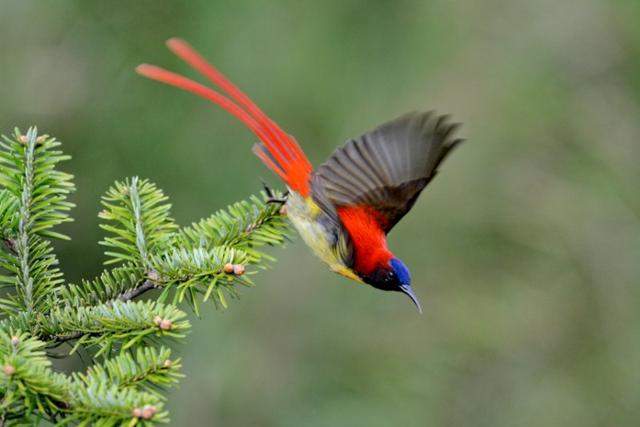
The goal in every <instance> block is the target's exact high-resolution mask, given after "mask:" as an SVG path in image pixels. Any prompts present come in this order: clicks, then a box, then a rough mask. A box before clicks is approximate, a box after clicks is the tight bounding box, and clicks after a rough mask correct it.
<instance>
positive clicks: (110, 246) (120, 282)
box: [0, 128, 287, 426]
mask: <svg viewBox="0 0 640 427" xmlns="http://www.w3.org/2000/svg"><path fill="white" fill-rule="evenodd" d="M67 160H69V156H66V155H65V154H63V152H62V151H61V150H60V142H58V141H57V140H56V139H55V138H52V137H49V136H47V135H41V136H39V135H38V134H37V130H36V129H35V128H31V129H29V131H28V132H27V133H26V134H22V133H21V132H20V131H19V130H18V129H16V130H15V133H14V135H13V136H12V137H10V138H7V137H3V138H2V140H0V426H3V425H23V424H24V425H32V424H34V423H37V422H38V421H40V420H47V421H49V422H53V423H55V424H59V425H96V426H114V425H137V424H140V425H151V424H155V423H159V422H165V421H167V420H168V414H167V411H166V410H165V409H164V406H163V404H164V401H165V393H166V390H167V388H168V387H170V386H172V385H174V384H175V383H176V382H177V381H178V380H179V379H180V378H181V377H182V374H181V373H180V368H181V362H180V359H179V358H174V357H172V355H171V351H170V350H169V349H168V347H167V346H166V345H167V343H168V342H169V341H170V340H180V339H182V338H183V337H184V336H185V334H186V333H187V332H188V331H189V328H190V327H191V326H190V323H189V321H188V320H187V314H186V313H185V312H184V311H182V310H181V308H179V307H181V306H184V305H186V306H188V307H190V308H191V310H193V311H194V312H195V313H196V314H198V313H199V310H200V305H201V304H202V303H203V302H206V301H211V302H212V303H213V304H214V305H215V306H216V307H222V308H226V307H227V306H228V304H229V301H230V300H233V299H236V298H238V295H239V292H238V290H239V288H240V287H246V286H251V285H253V282H252V280H251V276H252V275H253V274H254V273H255V272H256V271H257V270H259V269H260V268H263V267H264V266H265V265H266V264H268V263H269V262H270V261H273V259H272V258H271V257H270V256H269V255H267V254H265V253H264V252H263V249H264V246H270V245H271V246H272V245H281V244H283V243H284V242H285V240H286V236H287V234H286V233H287V226H286V223H285V221H284V218H283V217H282V215H281V214H280V213H279V206H278V205H275V204H270V203H268V200H267V196H266V195H265V194H262V195H260V196H254V197H251V198H250V199H249V200H248V201H242V202H238V203H236V204H234V205H232V206H230V207H229V208H227V209H225V210H222V211H220V212H217V213H215V214H213V215H211V216H210V217H208V218H205V219H203V220H201V221H199V222H196V223H194V224H192V225H191V226H188V227H182V228H181V227H179V226H178V225H177V224H176V223H175V221H174V220H173V219H172V218H171V212H170V211H171V205H170V204H169V203H168V198H167V197H166V196H165V195H164V194H163V192H162V191H161V190H160V189H159V188H157V187H156V185H155V184H153V183H152V182H150V181H148V180H145V179H139V178H137V177H134V178H131V179H126V180H124V181H120V182H116V183H115V184H114V185H113V186H112V187H111V188H110V189H109V190H108V191H107V192H106V194H105V195H104V196H103V198H102V211H101V212H100V213H99V217H100V218H101V219H102V224H101V228H102V229H103V230H104V232H105V236H104V238H103V240H102V241H101V242H100V244H101V245H102V246H104V247H105V254H106V257H107V258H106V261H105V266H106V268H107V269H105V270H104V271H103V272H102V273H101V274H100V275H99V276H98V277H95V278H92V279H87V280H82V281H80V282H79V283H67V282H66V281H65V279H64V276H63V273H62V270H61V269H60V267H59V262H58V258H57V257H56V255H55V253H54V250H53V249H54V248H53V245H52V241H53V240H56V239H64V240H68V239H69V237H68V236H66V235H64V234H62V233H60V232H59V231H57V230H56V228H57V226H58V225H60V224H62V223H65V222H68V221H72V218H71V217H70V216H69V211H70V210H71V209H72V208H73V207H74V205H73V203H71V202H69V200H68V196H69V195H70V194H71V193H72V192H73V191H74V190H75V186H74V183H73V177H72V176H71V175H69V174H67V173H65V172H62V171H60V170H59V169H58V166H59V164H60V163H61V162H64V161H67ZM152 290H157V291H156V292H155V293H151V294H146V295H145V296H146V297H148V296H149V295H154V298H146V299H144V300H141V299H140V298H139V297H140V296H141V295H143V294H145V293H146V292H148V291H152ZM136 299H137V300H136ZM61 351H62V352H63V353H62V355H64V356H67V355H70V354H73V353H77V352H78V353H83V354H89V355H90V356H91V360H92V361H93V364H92V365H91V366H89V367H88V368H87V370H86V371H85V372H83V373H80V372H76V373H72V374H64V373H60V372H56V371H55V370H54V369H52V365H51V357H52V356H56V357H59V356H60V352H61Z"/></svg>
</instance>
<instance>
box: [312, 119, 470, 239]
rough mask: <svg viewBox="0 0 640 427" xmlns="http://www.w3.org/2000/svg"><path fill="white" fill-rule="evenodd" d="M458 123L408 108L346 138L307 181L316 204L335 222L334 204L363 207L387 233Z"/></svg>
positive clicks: (433, 169) (432, 171) (432, 170)
mask: <svg viewBox="0 0 640 427" xmlns="http://www.w3.org/2000/svg"><path fill="white" fill-rule="evenodd" d="M458 126H459V124H457V123H449V121H448V116H438V115H436V114H435V113H433V112H426V113H425V112H413V113H408V114H405V115H403V116H401V117H399V118H397V119H395V120H392V121H390V122H387V123H385V124H383V125H381V126H379V127H378V128H376V129H374V130H373V131H371V132H367V133H365V134H364V135H362V136H360V137H358V138H355V139H351V140H349V141H347V143H346V144H345V145H344V146H342V147H340V148H338V149H337V150H336V151H335V152H334V153H333V154H332V155H331V157H330V158H329V160H327V161H326V162H325V163H323V164H322V165H320V167H318V169H317V170H316V171H315V172H314V174H313V176H312V179H311V191H312V196H313V198H314V200H315V201H316V203H318V205H319V206H320V207H321V208H322V209H323V210H324V211H325V212H327V213H328V214H329V216H331V217H332V218H334V219H335V220H336V222H339V218H338V215H337V208H339V207H342V206H366V207H369V208H371V209H372V211H373V212H375V214H376V215H375V217H376V220H377V222H378V223H379V224H380V227H381V228H382V230H383V231H384V232H385V233H388V232H389V231H390V230H391V229H392V228H393V226H394V225H395V224H396V223H397V222H398V221H400V219H401V218H402V217H403V216H404V215H405V214H406V213H407V212H408V211H409V210H410V209H411V207H412V206H413V204H414V203H415V201H416V199H417V198H418V196H419V195H420V192H421V191H422V190H423V189H424V187H426V185H427V184H428V183H429V182H430V181H431V180H432V179H433V177H434V176H435V175H436V173H437V172H438V167H439V165H440V164H441V163H442V161H443V160H444V159H445V158H446V156H447V155H448V154H449V153H450V152H451V150H452V149H453V148H454V147H455V146H456V145H458V144H459V143H460V142H462V141H463V140H462V139H456V138H455V137H454V133H455V132H454V131H455V130H456V128H458Z"/></svg>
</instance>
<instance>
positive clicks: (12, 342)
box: [11, 335, 20, 347]
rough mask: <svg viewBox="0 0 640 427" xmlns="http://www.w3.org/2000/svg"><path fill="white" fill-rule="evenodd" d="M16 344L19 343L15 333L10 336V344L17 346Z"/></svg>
mask: <svg viewBox="0 0 640 427" xmlns="http://www.w3.org/2000/svg"><path fill="white" fill-rule="evenodd" d="M18 344H20V338H19V337H17V336H16V335H14V336H12V337H11V345H12V346H14V347H17V346H18Z"/></svg>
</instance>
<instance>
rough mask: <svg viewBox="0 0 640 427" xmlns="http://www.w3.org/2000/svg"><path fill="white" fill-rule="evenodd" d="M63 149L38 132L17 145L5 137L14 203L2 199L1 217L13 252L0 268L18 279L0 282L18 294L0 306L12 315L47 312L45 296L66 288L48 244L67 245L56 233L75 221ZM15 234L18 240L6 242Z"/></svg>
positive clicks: (2, 181)
mask: <svg viewBox="0 0 640 427" xmlns="http://www.w3.org/2000/svg"><path fill="white" fill-rule="evenodd" d="M59 145H60V143H59V142H58V141H56V140H55V139H53V138H49V137H48V136H46V135H44V136H41V137H38V136H37V130H36V128H30V129H29V131H28V132H27V135H22V134H21V133H20V131H19V130H18V129H16V131H15V136H14V139H13V140H11V139H9V138H6V137H3V140H2V141H0V185H2V186H4V191H5V192H8V193H10V194H11V195H12V196H13V197H14V200H15V201H11V200H9V199H10V198H9V196H6V195H5V196H4V197H3V200H4V201H3V203H2V214H1V216H0V219H2V220H3V223H2V224H1V228H2V230H3V241H4V246H5V247H8V249H9V251H7V252H8V253H7V252H5V253H3V254H2V255H0V266H1V267H3V269H4V270H6V271H8V272H9V273H13V274H14V275H15V276H14V279H13V280H11V281H9V280H7V279H6V276H0V282H2V283H3V284H4V285H9V284H13V285H14V286H15V290H16V292H15V294H14V295H12V296H10V297H8V298H4V299H2V300H1V301H0V307H1V308H2V310H3V311H5V312H9V313H10V314H15V313H16V312H19V311H26V312H27V313H30V314H33V313H35V312H37V311H39V309H41V308H45V307H41V304H43V303H44V302H45V301H47V298H46V296H47V295H48V294H49V293H50V292H51V291H52V290H53V289H54V288H55V287H56V286H57V285H59V284H60V283H61V282H62V273H61V272H60V270H58V268H57V267H56V265H57V264H58V261H57V259H56V257H55V255H53V252H52V248H51V245H50V243H49V241H47V240H45V238H61V239H66V238H67V236H64V235H62V234H60V233H57V232H54V231H53V230H52V228H53V227H54V226H56V225H58V224H60V223H63V222H67V221H71V218H70V217H69V216H68V214H67V211H68V210H70V209H71V208H72V207H73V204H71V203H69V202H67V201H66V197H67V195H68V194H69V193H70V192H71V191H73V190H74V185H73V183H72V182H71V178H72V176H71V175H69V174H65V173H63V172H60V171H58V170H56V169H55V167H56V166H57V164H58V163H59V162H61V161H64V160H67V159H68V156H65V155H63V154H62V153H61V152H60V151H57V150H56V147H58V146H59ZM14 204H15V205H14ZM14 209H15V211H14ZM15 216H17V227H15V221H16V219H15ZM14 227H15V228H14ZM14 230H15V236H11V235H9V236H7V234H12V233H13V232H14Z"/></svg>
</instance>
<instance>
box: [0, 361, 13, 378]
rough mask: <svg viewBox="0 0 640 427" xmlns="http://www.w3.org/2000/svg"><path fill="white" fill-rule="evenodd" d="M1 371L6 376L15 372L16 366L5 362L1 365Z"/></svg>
mask: <svg viewBox="0 0 640 427" xmlns="http://www.w3.org/2000/svg"><path fill="white" fill-rule="evenodd" d="M2 372H4V374H5V375H6V376H11V375H13V374H15V373H16V367H15V366H13V365H9V364H8V363H7V364H6V365H4V366H3V367H2Z"/></svg>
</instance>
